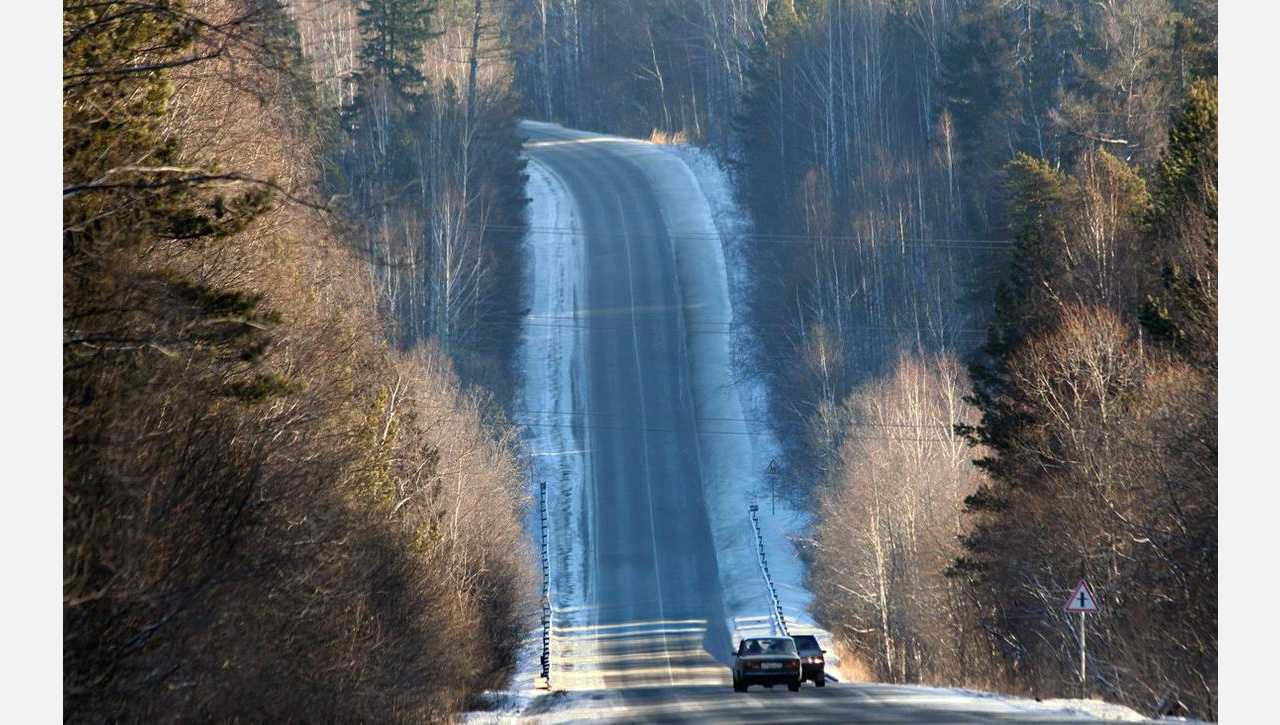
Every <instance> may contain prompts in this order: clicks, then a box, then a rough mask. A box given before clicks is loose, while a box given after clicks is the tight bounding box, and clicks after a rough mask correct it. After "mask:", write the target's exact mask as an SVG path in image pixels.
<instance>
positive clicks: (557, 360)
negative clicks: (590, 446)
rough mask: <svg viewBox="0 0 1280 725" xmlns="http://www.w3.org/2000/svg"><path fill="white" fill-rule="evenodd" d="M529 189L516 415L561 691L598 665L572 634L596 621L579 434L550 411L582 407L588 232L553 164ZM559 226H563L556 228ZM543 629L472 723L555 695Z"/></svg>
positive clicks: (530, 170) (589, 679) (507, 717)
mask: <svg viewBox="0 0 1280 725" xmlns="http://www.w3.org/2000/svg"><path fill="white" fill-rule="evenodd" d="M526 173H527V174H528V177H529V180H528V182H527V184H526V187H525V191H526V193H527V194H528V196H529V199H530V202H529V206H528V208H527V210H526V221H527V223H528V227H529V232H528V233H527V234H526V235H525V238H524V242H523V250H522V251H523V258H524V265H525V269H524V272H525V280H526V284H525V285H524V289H525V292H524V305H523V306H524V307H526V308H527V309H528V312H527V314H526V319H525V324H524V325H523V326H522V328H523V329H522V339H521V344H520V350H519V353H518V354H519V361H520V369H521V372H522V373H523V376H524V377H523V383H522V386H521V390H520V397H519V400H518V404H517V405H518V411H519V412H517V413H516V415H515V418H516V420H517V422H519V423H521V424H523V425H524V426H525V431H526V432H525V444H526V445H527V446H528V453H529V456H530V462H531V466H532V470H531V471H530V475H531V479H530V483H531V487H532V490H531V493H532V495H533V496H534V498H535V500H537V499H538V498H539V487H540V484H542V483H544V482H545V483H546V497H547V512H548V515H549V517H550V520H549V528H548V532H547V534H548V538H547V549H548V551H549V553H550V568H551V575H550V579H551V587H550V589H551V623H552V638H551V671H552V683H551V684H552V686H553V687H557V688H564V687H571V688H575V689H577V688H593V687H598V686H599V683H598V682H597V681H596V680H598V679H599V678H598V677H594V676H593V673H592V672H591V665H590V664H589V663H590V662H592V661H595V659H596V658H595V657H594V656H593V649H594V642H593V641H592V639H591V638H584V637H575V636H574V632H575V631H582V630H585V629H586V628H587V627H588V626H589V625H590V624H591V622H590V621H589V620H590V617H589V613H588V612H589V610H588V608H587V604H586V603H587V600H588V597H587V592H586V586H587V582H586V581H585V573H586V568H585V561H584V551H583V547H581V546H575V541H574V539H575V537H577V536H579V535H580V532H581V531H582V528H583V526H584V525H585V518H584V516H585V513H584V512H585V507H586V506H588V505H589V501H587V500H586V498H587V496H588V492H587V491H586V486H585V483H586V477H585V473H586V471H587V466H586V461H585V455H586V451H585V450H584V449H585V448H586V446H584V445H583V444H582V441H581V436H580V435H579V434H578V433H579V432H578V431H577V430H576V428H574V427H573V426H570V425H566V424H565V423H564V422H563V421H562V420H559V419H556V418H555V417H554V416H550V417H548V416H545V415H541V416H540V413H543V412H546V411H570V410H577V409H578V408H579V407H580V406H578V405H575V403H576V401H575V400H574V397H575V396H576V395H578V394H580V391H581V390H583V389H584V388H583V387H582V381H584V380H585V371H584V369H583V366H584V365H585V360H584V358H583V355H582V348H581V345H582V340H581V339H580V337H579V333H578V332H577V331H576V330H575V329H574V328H573V326H572V324H570V323H569V322H567V321H571V320H572V318H573V317H574V311H575V310H576V308H577V300H578V299H579V298H580V297H581V295H582V292H583V269H582V262H583V255H582V249H581V246H582V236H581V234H573V233H563V231H564V230H577V229H580V224H579V221H578V220H579V214H578V210H577V208H576V206H575V205H574V201H573V197H572V195H571V194H569V192H568V190H567V189H565V188H564V184H563V182H561V181H560V179H558V178H557V177H556V176H555V174H553V173H552V172H551V171H550V170H549V169H547V168H546V167H544V166H542V165H540V164H538V163H537V162H536V161H534V160H532V159H531V160H530V161H529V164H528V166H527V168H526ZM558 232H559V233H558ZM527 525H528V528H529V530H530V531H531V532H532V534H533V536H534V537H535V540H537V539H539V538H540V534H541V524H540V514H539V512H538V511H535V512H533V515H532V516H531V517H530V519H529V521H528V524H527ZM541 654H542V630H541V627H539V628H537V629H534V630H533V631H531V632H529V633H528V635H527V636H526V639H525V642H524V643H523V645H522V646H521V648H520V653H519V655H518V662H517V670H516V673H515V675H514V676H513V678H512V682H511V685H510V689H508V690H506V691H495V692H486V693H485V694H484V695H483V696H482V697H481V703H480V707H481V708H482V710H480V711H476V712H469V713H466V714H465V715H464V717H463V720H464V721H465V722H469V723H496V722H513V721H516V720H519V719H521V718H523V717H524V713H525V711H527V710H529V709H531V708H532V709H535V710H536V709H538V707H537V705H536V703H537V702H538V701H540V700H542V699H543V698H545V697H547V696H548V693H547V691H545V690H538V689H536V688H535V679H536V678H537V677H538V676H539V675H540V674H541V663H540V657H541Z"/></svg>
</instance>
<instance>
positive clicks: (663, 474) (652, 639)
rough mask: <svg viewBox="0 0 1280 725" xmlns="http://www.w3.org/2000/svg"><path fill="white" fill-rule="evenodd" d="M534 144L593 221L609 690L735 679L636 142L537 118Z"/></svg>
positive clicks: (589, 396) (587, 291)
mask: <svg viewBox="0 0 1280 725" xmlns="http://www.w3.org/2000/svg"><path fill="white" fill-rule="evenodd" d="M526 132H527V133H529V134H530V140H529V143H528V144H527V145H526V153H527V155H528V156H529V158H530V159H531V161H532V162H533V163H538V164H541V165H542V166H543V167H544V168H546V169H547V170H549V171H550V172H551V173H552V174H554V175H555V176H556V177H557V178H558V179H559V180H560V181H561V182H562V183H563V184H564V186H565V187H566V188H567V189H568V191H569V192H570V193H571V194H572V195H573V197H574V201H575V202H576V205H577V208H578V211H579V215H580V217H579V222H580V225H581V228H582V230H583V232H584V244H583V253H584V255H585V265H584V276H585V280H584V299H580V300H579V302H578V306H579V309H577V310H576V312H575V318H574V321H573V325H574V327H575V328H576V329H575V332H577V333H578V334H580V335H581V337H580V340H581V345H582V347H581V349H582V353H583V355H584V357H585V363H586V364H585V369H586V378H587V379H586V381H585V384H584V386H583V387H585V390H581V391H578V392H577V394H576V395H575V404H576V405H577V406H578V411H577V412H578V413H580V414H582V415H579V416H577V417H575V419H574V420H575V422H576V423H577V424H578V425H579V428H578V439H579V440H581V441H582V442H583V443H584V447H585V448H586V449H587V450H588V451H590V453H589V454H588V456H587V461H586V463H587V472H586V474H587V482H586V486H587V489H588V491H587V493H588V495H587V497H586V499H587V501H588V506H589V507H590V512H589V513H590V516H589V520H590V521H591V522H592V524H591V527H590V528H589V530H587V531H586V532H584V533H585V541H584V545H585V551H586V552H587V572H586V591H587V598H588V601H589V602H590V604H591V620H592V621H591V625H592V627H591V631H589V632H587V633H585V634H584V635H583V636H591V637H594V638H595V640H596V643H597V647H598V652H597V655H598V657H599V658H600V659H599V661H597V662H596V663H594V664H596V665H597V666H598V669H599V671H600V673H601V675H602V677H603V679H604V685H605V686H606V687H607V688H609V689H615V690H616V689H619V688H631V687H643V686H663V685H672V684H686V683H688V682H690V681H692V679H697V680H700V681H714V682H717V683H718V682H720V681H722V680H723V681H724V682H727V681H728V680H727V679H725V678H726V677H727V670H726V669H725V668H724V666H723V665H719V664H717V663H716V662H715V660H714V659H713V658H712V657H711V656H710V655H709V654H708V652H715V653H717V654H721V659H725V657H724V655H723V654H722V653H727V652H728V651H729V650H730V649H731V648H732V645H731V644H730V642H729V635H728V633H727V632H726V631H725V628H724V624H723V622H724V611H723V610H724V608H723V605H722V604H721V601H720V588H719V576H718V572H717V569H716V559H715V550H714V548H713V545H712V540H711V533H710V529H709V527H708V524H707V515H706V507H705V505H704V502H703V499H702V479H701V472H700V470H699V455H698V453H699V452H698V440H697V437H696V430H695V427H694V411H693V403H692V400H691V393H690V389H689V366H688V355H687V353H686V350H685V337H684V319H683V315H682V306H681V298H680V291H679V286H678V280H677V276H676V269H675V260H674V252H673V247H672V241H671V238H670V236H669V235H668V229H667V226H666V221H665V219H664V214H663V209H662V207H661V205H660V204H659V201H658V199H657V198H655V196H654V192H653V189H652V186H651V184H650V182H649V179H648V178H647V177H646V175H645V173H644V169H643V167H642V166H641V164H642V163H643V157H644V155H645V154H653V153H660V152H659V151H656V150H654V149H651V148H644V147H642V146H638V145H636V144H634V143H630V142H624V141H621V140H610V139H609V138H607V137H599V136H592V135H589V134H583V133H580V132H576V131H569V130H565V129H560V128H556V127H548V126H542V125H537V126H526Z"/></svg>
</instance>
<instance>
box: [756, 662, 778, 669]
mask: <svg viewBox="0 0 1280 725" xmlns="http://www.w3.org/2000/svg"><path fill="white" fill-rule="evenodd" d="M760 667H762V668H763V669H766V670H780V669H782V663H781V662H764V663H762V664H761V665H760Z"/></svg>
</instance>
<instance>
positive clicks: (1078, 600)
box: [1062, 579, 1101, 700]
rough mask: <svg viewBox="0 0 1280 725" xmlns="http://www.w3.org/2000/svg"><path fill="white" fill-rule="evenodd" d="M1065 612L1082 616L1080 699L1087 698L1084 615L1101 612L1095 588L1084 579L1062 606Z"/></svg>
mask: <svg viewBox="0 0 1280 725" xmlns="http://www.w3.org/2000/svg"><path fill="white" fill-rule="evenodd" d="M1062 609H1063V611H1065V612H1067V613H1068V614H1079V615H1080V699H1082V700H1083V699H1084V697H1085V649H1084V615H1086V614H1097V613H1098V612H1099V611H1101V608H1100V607H1099V606H1098V598H1097V597H1096V596H1094V595H1093V588H1092V587H1090V586H1089V582H1087V581H1085V580H1084V579H1081V580H1080V583H1079V584H1077V585H1076V588H1075V590H1074V591H1072V592H1071V596H1070V597H1068V598H1067V603H1066V604H1064V605H1062Z"/></svg>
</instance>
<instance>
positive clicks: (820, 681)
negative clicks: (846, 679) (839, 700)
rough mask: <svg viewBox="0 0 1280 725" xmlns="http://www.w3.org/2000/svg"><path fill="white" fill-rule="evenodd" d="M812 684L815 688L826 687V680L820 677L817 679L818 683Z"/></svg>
mask: <svg viewBox="0 0 1280 725" xmlns="http://www.w3.org/2000/svg"><path fill="white" fill-rule="evenodd" d="M813 684H814V686H815V687H826V686H827V678H825V677H821V678H819V679H818V681H817V682H814V683H813Z"/></svg>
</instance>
